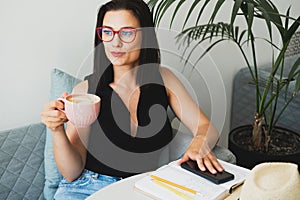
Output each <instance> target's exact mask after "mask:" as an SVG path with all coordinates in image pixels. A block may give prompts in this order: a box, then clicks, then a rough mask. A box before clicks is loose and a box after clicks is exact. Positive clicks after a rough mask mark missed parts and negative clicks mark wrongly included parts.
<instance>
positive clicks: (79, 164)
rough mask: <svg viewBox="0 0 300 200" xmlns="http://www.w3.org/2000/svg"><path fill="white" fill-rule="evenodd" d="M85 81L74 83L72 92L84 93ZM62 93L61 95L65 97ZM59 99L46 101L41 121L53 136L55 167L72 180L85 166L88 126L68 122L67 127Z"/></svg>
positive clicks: (85, 90)
mask: <svg viewBox="0 0 300 200" xmlns="http://www.w3.org/2000/svg"><path fill="white" fill-rule="evenodd" d="M87 88H88V85H87V81H84V82H81V83H79V84H78V85H76V86H75V87H74V89H73V91H72V93H86V92H87ZM66 95H67V93H64V94H63V95H62V97H65V96H66ZM63 108H64V104H63V103H62V102H61V101H58V100H54V101H51V102H49V103H47V104H46V105H45V107H44V110H43V112H42V114H41V115H42V122H43V123H44V124H45V125H46V126H47V127H48V128H50V129H51V131H52V138H53V152H54V158H55V161H56V164H57V167H58V169H59V171H60V173H61V174H62V175H63V177H65V178H66V180H67V181H73V180H75V179H76V178H78V176H79V175H80V174H81V172H82V170H83V169H84V166H85V159H86V145H87V142H88V136H89V128H80V129H78V128H76V127H74V126H73V125H72V124H71V123H70V122H68V123H67V129H66V130H65V128H64V122H66V121H67V118H66V116H65V114H64V113H63V112H61V111H59V110H58V109H63Z"/></svg>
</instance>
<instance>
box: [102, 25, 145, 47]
mask: <svg viewBox="0 0 300 200" xmlns="http://www.w3.org/2000/svg"><path fill="white" fill-rule="evenodd" d="M137 31H140V29H136V28H121V29H120V30H118V31H114V30H113V29H112V28H109V27H98V28H96V32H97V35H98V37H99V39H100V40H102V41H103V42H110V41H112V40H113V39H114V37H115V34H118V36H119V38H120V40H121V41H122V42H125V43H130V42H133V40H134V39H135V37H136V32H137Z"/></svg>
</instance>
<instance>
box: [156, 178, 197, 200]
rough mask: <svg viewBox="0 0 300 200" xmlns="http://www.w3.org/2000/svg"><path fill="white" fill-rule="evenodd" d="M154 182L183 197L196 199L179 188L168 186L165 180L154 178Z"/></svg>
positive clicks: (186, 199) (188, 199)
mask: <svg viewBox="0 0 300 200" xmlns="http://www.w3.org/2000/svg"><path fill="white" fill-rule="evenodd" d="M153 182H154V183H156V184H158V185H160V186H162V187H164V188H166V189H167V190H169V191H171V192H173V193H174V194H176V195H177V196H180V197H182V198H183V199H185V200H194V198H192V197H190V196H189V195H187V194H184V193H182V192H180V191H178V190H175V189H174V188H172V187H170V186H168V185H167V184H165V183H163V182H160V181H158V180H156V179H153Z"/></svg>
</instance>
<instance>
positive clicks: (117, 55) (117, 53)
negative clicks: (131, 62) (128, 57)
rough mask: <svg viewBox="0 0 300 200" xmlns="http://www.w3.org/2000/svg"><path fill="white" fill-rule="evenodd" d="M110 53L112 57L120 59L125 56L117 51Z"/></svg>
mask: <svg viewBox="0 0 300 200" xmlns="http://www.w3.org/2000/svg"><path fill="white" fill-rule="evenodd" d="M110 53H111V55H112V56H114V57H121V56H123V55H124V54H125V52H119V51H111V52H110Z"/></svg>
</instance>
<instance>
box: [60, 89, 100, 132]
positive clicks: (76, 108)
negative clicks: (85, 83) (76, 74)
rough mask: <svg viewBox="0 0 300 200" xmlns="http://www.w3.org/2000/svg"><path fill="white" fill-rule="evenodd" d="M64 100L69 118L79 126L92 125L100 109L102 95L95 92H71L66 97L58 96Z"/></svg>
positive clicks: (65, 111) (65, 110)
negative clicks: (99, 95)
mask: <svg viewBox="0 0 300 200" xmlns="http://www.w3.org/2000/svg"><path fill="white" fill-rule="evenodd" d="M58 100H60V101H62V102H64V104H65V108H64V110H61V111H62V112H64V113H65V114H66V116H67V118H68V120H69V121H70V122H71V123H72V124H73V125H74V126H75V127H78V128H83V127H87V126H89V125H91V124H92V123H93V122H94V121H95V120H96V119H97V117H98V115H99V111H100V97H98V96H97V95H94V94H70V95H68V96H66V97H65V98H58Z"/></svg>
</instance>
